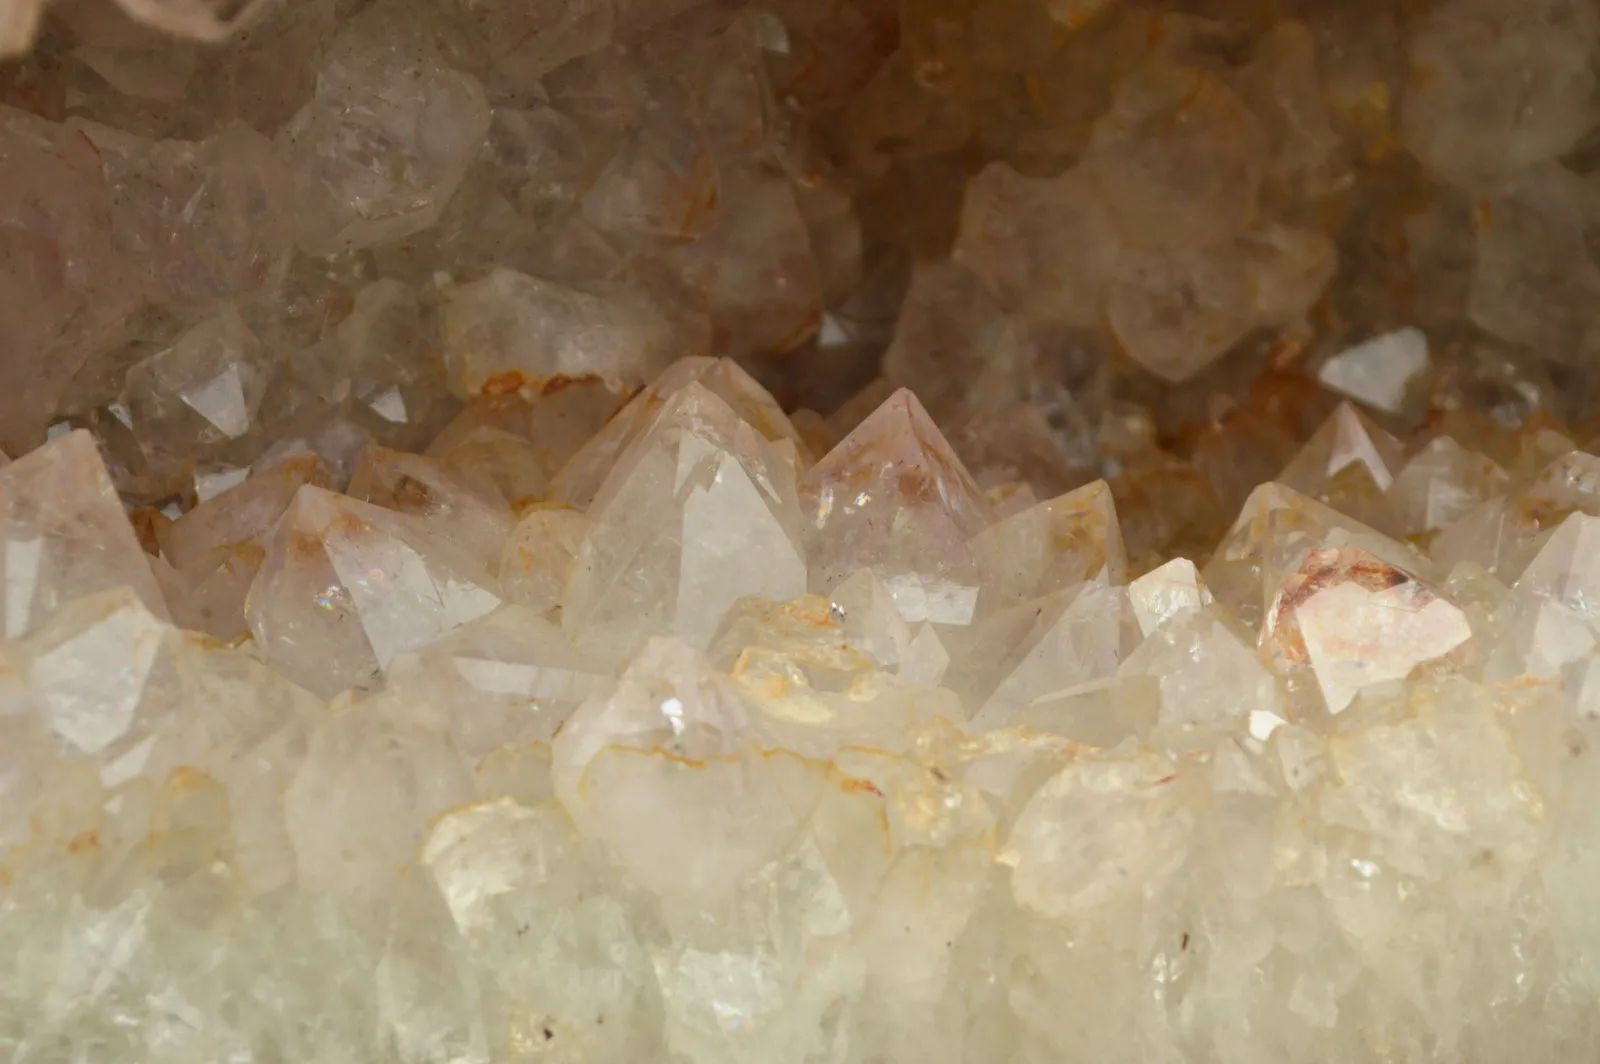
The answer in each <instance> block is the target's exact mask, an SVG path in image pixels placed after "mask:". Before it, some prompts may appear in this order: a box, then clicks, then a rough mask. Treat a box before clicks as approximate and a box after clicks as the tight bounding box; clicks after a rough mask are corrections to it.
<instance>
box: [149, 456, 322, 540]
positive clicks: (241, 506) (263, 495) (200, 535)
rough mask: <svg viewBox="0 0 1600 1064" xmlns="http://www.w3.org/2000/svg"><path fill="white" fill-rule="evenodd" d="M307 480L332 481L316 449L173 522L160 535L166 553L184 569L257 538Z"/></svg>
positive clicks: (209, 501) (268, 527)
mask: <svg viewBox="0 0 1600 1064" xmlns="http://www.w3.org/2000/svg"><path fill="white" fill-rule="evenodd" d="M306 484H315V485H316V486H317V487H319V488H326V487H329V486H331V481H330V479H329V477H328V471H327V469H326V468H325V467H324V466H323V464H322V461H321V459H319V458H318V457H317V456H316V455H315V454H297V455H295V456H293V457H292V458H287V459H285V460H284V461H282V462H280V463H278V464H277V465H275V466H273V467H272V468H270V469H264V470H262V471H261V472H259V473H255V474H253V475H252V476H250V477H248V478H247V479H246V480H245V481H243V482H242V483H240V484H238V485H236V486H234V487H232V488H229V489H228V490H227V491H224V492H222V493H221V494H220V495H215V496H212V497H211V498H209V499H207V500H206V501H205V502H202V503H201V504H200V505H198V506H196V507H195V508H194V509H192V510H190V511H188V512H187V513H185V514H184V515H183V516H182V517H179V518H178V519H177V520H176V521H174V522H172V526H171V527H170V528H168V529H167V530H166V533H165V534H164V535H163V536H162V537H161V552H162V554H164V555H165V556H166V557H167V559H168V560H169V561H171V562H172V564H173V565H175V566H177V567H178V568H179V569H183V568H185V567H186V566H189V565H191V564H193V563H194V562H196V561H197V560H199V559H200V558H202V557H204V556H205V555H206V554H207V553H209V552H211V551H213V550H216V549H218V548H219V547H227V546H233V545H235V544H240V543H254V542H258V541H260V540H261V539H263V538H264V537H265V536H266V535H267V534H268V533H269V532H270V531H271V530H272V527H273V526H274V525H276V524H277V522H278V518H279V517H281V516H283V511H284V510H286V509H288V508H289V503H290V502H292V501H293V500H294V496H295V493H296V492H298V491H299V490H300V489H301V487H303V486H304V485H306Z"/></svg>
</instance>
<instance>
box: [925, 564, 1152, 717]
mask: <svg viewBox="0 0 1600 1064" xmlns="http://www.w3.org/2000/svg"><path fill="white" fill-rule="evenodd" d="M950 636H951V639H950V642H951V644H952V650H951V658H952V659H953V661H954V662H955V664H952V666H951V667H950V669H949V672H948V673H947V674H946V675H945V676H944V677H943V679H942V682H943V684H944V685H945V686H947V687H949V688H951V689H952V690H954V691H955V692H956V693H957V694H958V695H960V696H961V700H962V701H963V702H964V703H965V704H966V705H967V706H968V708H969V709H970V711H971V713H972V716H971V718H970V720H969V721H968V725H967V726H968V728H969V729H971V730H974V731H988V730H991V729H994V728H1001V727H1005V726H1006V725H1007V724H1009V723H1010V721H1011V718H1012V717H1013V716H1014V715H1015V714H1016V713H1017V712H1018V711H1019V710H1021V709H1022V708H1023V707H1024V706H1026V705H1028V704H1029V703H1031V702H1033V701H1035V700H1037V699H1039V698H1042V697H1044V696H1046V695H1049V694H1051V693H1052V692H1056V691H1062V690H1066V689H1068V688H1072V687H1077V686H1078V685H1080V684H1085V683H1090V682H1092V681H1095V680H1103V679H1106V678H1108V677H1110V676H1113V675H1115V673H1116V671H1117V667H1118V665H1119V664H1121V662H1122V660H1123V659H1124V658H1126V657H1127V656H1128V654H1129V653H1131V652H1132V651H1133V650H1134V648H1135V647H1136V646H1138V643H1139V628H1138V624H1137V622H1136V621H1135V620H1134V616H1133V611H1132V609H1131V607H1130V606H1129V604H1128V596H1127V591H1126V590H1125V589H1124V588H1120V587H1110V586H1108V585H1106V584H1102V583H1087V584H1081V585H1079V586H1078V587H1077V588H1074V589H1071V590H1068V591H1058V592H1055V593H1053V594H1050V595H1046V596H1044V597H1043V598H1039V599H1035V600H1034V601H1032V602H1027V603H1024V604H1022V605H1021V606H1017V607H1014V608H1012V609H1009V610H1006V611H1004V612H1002V613H999V614H996V615H994V616H992V617H987V618H985V619H983V620H981V621H979V622H978V623H976V624H974V625H972V626H971V627H969V628H968V629H966V630H964V631H961V630H957V631H954V632H951V633H950Z"/></svg>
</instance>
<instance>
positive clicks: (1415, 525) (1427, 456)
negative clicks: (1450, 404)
mask: <svg viewBox="0 0 1600 1064" xmlns="http://www.w3.org/2000/svg"><path fill="white" fill-rule="evenodd" d="M1507 480H1508V478H1507V476H1506V473H1505V470H1503V469H1501V468H1500V467H1499V466H1498V465H1496V464H1495V463H1494V460H1493V459H1491V458H1489V457H1488V456H1487V455H1482V454H1479V453H1477V452H1476V451H1469V450H1467V449H1466V448H1465V447H1463V446H1461V445H1460V444H1459V443H1457V442H1456V441H1455V440H1453V439H1451V438H1450V437H1449V436H1437V437H1435V438H1434V439H1432V440H1430V441H1429V442H1428V443H1427V445H1426V446H1424V447H1423V448H1422V449H1421V450H1419V451H1418V452H1417V453H1416V454H1414V455H1412V456H1411V458H1410V460H1409V461H1407V462H1406V464H1405V465H1403V466H1401V467H1400V472H1399V473H1397V474H1395V478H1394V483H1393V484H1391V485H1390V486H1389V492H1388V498H1389V505H1390V507H1391V508H1392V509H1393V510H1394V514H1395V517H1396V519H1397V520H1398V521H1399V522H1400V530H1401V531H1402V532H1403V533H1404V534H1405V535H1406V536H1407V537H1424V536H1427V535H1429V534H1431V533H1433V532H1435V531H1436V530H1438V529H1440V528H1443V527H1444V526H1445V525H1448V524H1450V523H1451V522H1453V521H1455V520H1456V519H1458V518H1460V517H1462V516H1464V515H1465V514H1467V513H1468V512H1469V511H1471V510H1472V509H1473V508H1474V507H1476V506H1479V505H1481V504H1482V503H1484V502H1485V501H1487V500H1488V499H1491V498H1493V497H1494V496H1495V495H1497V494H1499V493H1500V492H1501V491H1504V490H1505V487H1506V483H1507Z"/></svg>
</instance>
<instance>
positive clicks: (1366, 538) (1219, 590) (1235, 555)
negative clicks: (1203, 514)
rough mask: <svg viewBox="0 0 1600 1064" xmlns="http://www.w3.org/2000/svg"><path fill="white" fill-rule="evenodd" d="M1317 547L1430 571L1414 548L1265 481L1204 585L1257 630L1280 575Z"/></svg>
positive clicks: (1210, 568)
mask: <svg viewBox="0 0 1600 1064" xmlns="http://www.w3.org/2000/svg"><path fill="white" fill-rule="evenodd" d="M1317 547H1360V548H1362V549H1364V550H1366V551H1368V552H1369V553H1371V554H1373V555H1375V556H1376V557H1378V558H1380V559H1382V560H1384V561H1386V562H1388V563H1390V564H1392V565H1395V566H1398V567H1400V568H1402V569H1405V570H1406V571H1408V572H1412V573H1418V574H1424V575H1428V576H1431V574H1432V572H1433V567H1432V566H1431V565H1430V564H1429V562H1428V560H1427V558H1425V557H1424V556H1423V555H1422V554H1420V553H1418V552H1417V551H1416V550H1414V549H1413V548H1411V547H1409V546H1407V545H1405V544H1403V543H1399V542H1397V541H1395V540H1393V539H1390V538H1389V537H1388V536H1385V535H1384V534H1383V533H1381V532H1378V531H1377V530H1375V529H1372V528H1369V527H1367V526H1366V525H1364V524H1362V523H1361V522H1359V521H1357V520H1355V519H1354V518H1352V517H1348V516H1346V515H1345V514H1342V513H1340V512H1339V511H1337V510H1335V509H1333V508H1332V507H1330V506H1325V505H1323V504H1322V503H1320V502H1318V501H1316V500H1315V499H1312V498H1308V497H1307V496H1305V495H1302V494H1300V493H1299V492H1298V491H1295V490H1293V489H1292V488H1286V487H1284V486H1283V485H1282V484H1263V485H1261V486H1260V487H1259V488H1257V489H1256V490H1255V491H1253V492H1251V493H1250V498H1249V499H1247V500H1245V504H1244V508H1243V509H1242V510H1241V511H1240V512H1239V517H1238V520H1236V521H1235V522H1234V524H1233V528H1232V529H1231V530H1230V531H1229V532H1228V535H1227V537H1226V538H1225V539H1223V541H1222V544H1221V545H1220V546H1219V547H1218V548H1217V550H1216V552H1215V553H1214V554H1212V556H1211V561H1210V562H1209V563H1207V565H1206V567H1205V570H1204V572H1203V576H1204V578H1205V582H1206V586H1207V587H1209V588H1210V589H1211V591H1212V593H1213V594H1214V595H1215V596H1216V597H1217V600H1218V601H1219V602H1221V603H1222V604H1223V605H1224V606H1226V607H1227V608H1228V610H1230V611H1231V612H1232V613H1233V615H1234V616H1235V617H1237V618H1238V619H1239V620H1240V622H1242V623H1243V624H1244V625H1245V626H1246V628H1250V629H1254V628H1257V627H1259V626H1260V624H1261V622H1262V619H1263V618H1264V617H1265V615H1266V610H1267V607H1268V605H1269V604H1270V602H1271V599H1272V596H1273V595H1275V594H1276V593H1277V589H1278V586H1279V583H1280V582H1281V581H1282V579H1283V576H1284V574H1286V573H1288V572H1291V571H1292V570H1293V569H1294V568H1295V567H1296V566H1298V565H1299V564H1300V562H1301V560H1302V559H1304V557H1305V556H1306V554H1307V553H1308V552H1310V551H1311V550H1313V549H1314V548H1317Z"/></svg>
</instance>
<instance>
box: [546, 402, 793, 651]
mask: <svg viewBox="0 0 1600 1064" xmlns="http://www.w3.org/2000/svg"><path fill="white" fill-rule="evenodd" d="M587 517H588V529H587V534H586V535H585V537H584V539H583V543H582V545H581V546H580V547H579V549H578V553H577V556H576V558H575V559H574V561H573V563H572V572H571V576H570V578H569V579H568V581H567V588H566V593H565V595H564V596H563V598H562V603H561V621H562V625H563V626H564V627H565V629H566V630H567V632H568V633H570V634H571V635H572V637H573V639H574V640H575V641H576V642H577V643H578V644H579V646H581V647H585V648H588V649H590V651H591V652H593V653H599V654H604V655H606V656H607V657H609V658H611V659H612V660H615V659H616V657H618V656H623V655H626V654H627V653H628V652H629V651H630V650H631V649H632V648H634V647H637V646H638V645H640V643H641V642H642V641H643V640H644V638H645V637H647V636H649V635H665V634H668V633H677V634H679V635H680V636H681V637H682V638H684V639H686V640H688V641H690V642H693V643H695V644H698V645H700V646H705V645H706V644H707V643H708V642H709V641H710V639H711V636H712V634H713V633H714V632H715V630H716V627H717V624H718V622H720V621H721V619H722V615H723V614H724V613H726V612H727V610H728V608H729V607H730V606H732V605H733V603H734V602H735V601H736V600H738V599H740V598H742V597H744V596H746V595H759V596H762V597H765V598H772V599H778V600H783V599H788V598H793V597H794V596H795V595H798V594H800V593H801V592H803V591H804V590H805V586H806V565H805V555H804V552H803V550H802V547H801V531H800V504H799V500H798V497H797V495H796V492H795V480H794V467H793V465H792V464H791V463H790V462H788V461H786V460H785V459H784V457H783V456H782V455H781V454H780V453H779V452H778V451H777V449H776V448H774V447H773V446H772V445H771V444H770V443H768V442H767V441H766V440H765V439H764V438H763V437H762V436H761V434H760V433H758V432H757V431H756V430H755V429H754V428H752V427H751V426H750V425H748V424H746V423H745V422H744V421H741V420H740V419H739V417H738V416H737V415H736V414H735V413H734V412H733V409H732V408H731V407H729V406H728V404H726V403H724V402H723V401H722V400H721V399H719V398H717V397H716V396H715V395H713V394H712V393H711V392H710V391H708V390H707V389H705V388H703V387H701V386H700V385H698V384H689V385H688V386H686V387H684V388H682V389H681V390H679V391H677V392H676V393H674V394H673V395H672V396H671V398H669V399H667V401H666V403H665V404H664V405H663V406H662V407H661V409H660V410H659V411H658V412H657V413H656V415H655V417H654V419H653V421H652V423H651V425H650V427H649V428H648V429H646V430H645V432H644V433H643V434H642V435H641V436H640V437H639V438H638V439H637V440H635V441H634V442H633V443H632V444H631V445H630V446H629V447H628V449H627V450H625V451H624V452H623V453H622V454H621V455H620V456H619V457H618V459H617V464H616V465H615V466H614V467H613V468H612V471H611V473H610V474H609V475H608V476H607V478H606V480H605V482H604V483H603V484H601V486H600V490H599V492H598V494H597V495H596V496H595V500H594V503H593V504H592V505H591V506H590V507H589V509H588V511H587Z"/></svg>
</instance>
